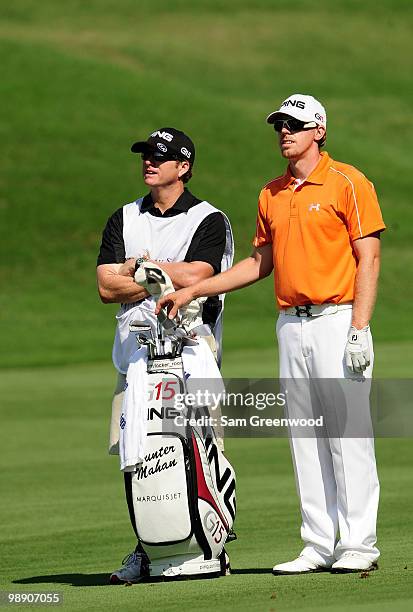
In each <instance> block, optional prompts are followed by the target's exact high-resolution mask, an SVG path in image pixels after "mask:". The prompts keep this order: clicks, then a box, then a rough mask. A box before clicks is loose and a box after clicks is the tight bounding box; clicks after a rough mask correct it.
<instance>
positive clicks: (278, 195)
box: [158, 94, 385, 574]
mask: <svg viewBox="0 0 413 612" xmlns="http://www.w3.org/2000/svg"><path fill="white" fill-rule="evenodd" d="M267 122H268V123H270V124H272V125H273V127H274V129H275V131H276V133H277V136H278V142H279V147H280V150H281V155H282V156H283V157H284V158H285V159H287V160H288V167H287V171H286V173H285V174H284V175H283V176H281V177H279V178H276V179H274V180H272V181H270V182H269V183H268V184H267V185H265V187H264V188H263V189H262V191H261V193H260V197H259V202H258V216H257V229H256V235H255V238H254V243H253V244H254V251H253V253H252V255H251V256H250V257H247V258H246V259H244V260H243V261H241V262H239V263H238V264H236V265H235V266H234V267H233V268H231V269H230V270H228V271H226V272H224V273H222V274H219V275H217V276H215V277H214V278H210V279H207V280H204V281H201V282H199V283H197V284H196V285H193V286H191V287H188V288H186V289H182V290H181V291H178V292H176V293H173V294H170V295H168V296H167V297H166V298H164V299H162V300H160V302H159V303H158V309H159V308H160V307H161V306H163V305H166V304H168V305H169V307H170V311H169V316H170V317H171V318H172V317H174V316H175V315H176V313H177V310H178V308H180V307H181V306H183V305H184V304H186V303H188V302H189V301H191V300H192V299H194V298H197V297H200V296H209V295H215V294H217V293H226V292H228V291H233V290H235V289H238V288H241V287H245V286H247V285H250V284H251V283H253V282H255V281H257V280H259V279H261V278H263V277H265V276H268V275H269V274H270V273H271V272H272V270H274V286H275V295H276V299H277V303H278V307H279V310H280V314H279V317H278V321H277V338H278V344H279V354H280V378H281V379H282V380H283V381H284V384H285V386H286V388H287V390H288V391H289V394H288V400H287V408H286V412H287V416H289V417H296V416H299V417H305V418H307V419H312V418H314V417H315V416H319V415H322V416H323V417H324V418H325V421H324V423H325V429H324V431H323V432H322V433H321V434H320V433H319V434H318V435H317V432H316V431H315V430H314V431H313V432H312V435H310V437H308V435H307V436H300V435H299V434H297V435H294V434H291V432H290V434H291V435H290V446H291V453H292V459H293V464H294V472H295V477H296V484H297V491H298V494H299V497H300V506H301V515H302V527H301V536H302V539H303V541H304V544H305V546H304V549H303V550H302V552H301V553H300V555H299V556H298V557H297V558H296V559H294V560H293V561H288V562H286V563H280V564H277V565H275V566H274V568H273V573H274V574H301V573H310V572H318V571H323V570H329V569H330V570H331V571H332V572H334V573H346V572H354V571H360V570H364V571H370V570H373V569H376V568H377V559H378V557H379V554H380V553H379V551H378V549H377V547H376V546H375V544H376V518H377V508H378V501H379V482H378V478H377V470H376V462H375V455H374V442H373V435H372V428H371V420H370V412H369V410H370V407H369V399H368V395H369V389H370V379H371V375H372V367H373V348H372V339H371V334H370V328H369V321H370V318H371V315H372V312H373V308H374V304H375V299H376V290H377V282H378V275H379V267H380V239H379V238H380V232H381V231H383V230H384V229H385V225H384V223H383V219H382V216H381V212H380V207H379V204H378V201H377V197H376V195H375V191H374V188H373V185H372V184H371V183H370V182H369V181H368V180H367V179H366V177H365V176H364V175H363V174H362V173H361V172H359V171H358V170H357V169H356V168H354V167H352V166H350V165H347V164H343V163H341V162H336V161H335V160H333V159H332V158H331V157H330V156H329V155H328V153H326V152H321V147H322V146H323V145H324V143H325V139H326V127H327V118H326V112H325V109H324V107H323V106H322V105H321V104H320V102H319V101H318V100H316V99H315V98H313V97H312V96H308V95H303V94H294V95H292V96H290V97H289V98H287V99H286V100H284V102H283V103H282V104H281V106H280V108H279V109H278V110H277V111H275V112H273V113H271V114H270V115H269V116H268V117H267ZM306 381H307V383H306ZM359 425H360V429H359ZM348 432H352V434H351V433H350V434H349V433H348ZM361 432H362V433H361ZM355 436H357V437H355ZM338 533H339V540H338V541H336V538H337V534H338Z"/></svg>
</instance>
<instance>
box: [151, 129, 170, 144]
mask: <svg viewBox="0 0 413 612" xmlns="http://www.w3.org/2000/svg"><path fill="white" fill-rule="evenodd" d="M154 136H158V137H159V138H163V139H164V140H166V141H167V142H172V140H173V138H174V137H173V135H172V134H170V133H169V132H160V131H159V130H158V131H156V132H152V134H151V137H154Z"/></svg>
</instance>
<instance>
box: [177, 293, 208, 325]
mask: <svg viewBox="0 0 413 612" xmlns="http://www.w3.org/2000/svg"><path fill="white" fill-rule="evenodd" d="M206 299H207V298H206V297H200V298H198V299H196V300H192V302H189V304H188V305H187V306H183V307H182V308H180V309H179V312H180V314H181V324H182V325H183V326H184V327H185V328H186V329H187V330H188V331H189V330H191V329H194V328H195V327H198V326H199V325H202V323H203V321H202V309H203V305H204V302H205V301H206Z"/></svg>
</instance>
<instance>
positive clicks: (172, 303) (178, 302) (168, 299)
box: [155, 287, 194, 319]
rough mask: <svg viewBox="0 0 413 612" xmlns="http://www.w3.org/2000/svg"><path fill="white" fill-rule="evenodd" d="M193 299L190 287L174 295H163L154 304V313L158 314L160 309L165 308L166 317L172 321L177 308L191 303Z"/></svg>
mask: <svg viewBox="0 0 413 612" xmlns="http://www.w3.org/2000/svg"><path fill="white" fill-rule="evenodd" d="M193 299H194V294H193V293H192V289H191V287H187V288H186V289H180V290H179V291H175V292H174V293H169V295H165V296H164V297H161V298H160V299H159V300H158V303H157V304H156V309H155V313H156V314H158V313H159V311H160V310H161V308H164V307H166V310H167V311H168V317H169V318H170V319H174V318H175V317H176V315H177V314H178V310H179V308H182V306H186V304H189V302H192V300H193Z"/></svg>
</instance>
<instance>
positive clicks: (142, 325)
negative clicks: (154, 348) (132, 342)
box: [129, 321, 154, 344]
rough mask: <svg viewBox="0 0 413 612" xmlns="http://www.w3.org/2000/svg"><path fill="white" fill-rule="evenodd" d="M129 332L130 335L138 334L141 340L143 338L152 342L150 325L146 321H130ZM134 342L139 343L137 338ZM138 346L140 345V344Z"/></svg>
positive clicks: (152, 336)
mask: <svg viewBox="0 0 413 612" xmlns="http://www.w3.org/2000/svg"><path fill="white" fill-rule="evenodd" d="M129 331H130V333H132V334H139V336H140V337H141V338H143V337H144V336H145V337H147V338H149V339H150V340H152V341H153V340H154V335H153V328H152V325H151V324H150V323H148V322H146V321H132V322H131V323H130V324H129ZM136 340H137V342H139V341H138V338H136ZM140 344H142V343H141V342H140Z"/></svg>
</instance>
